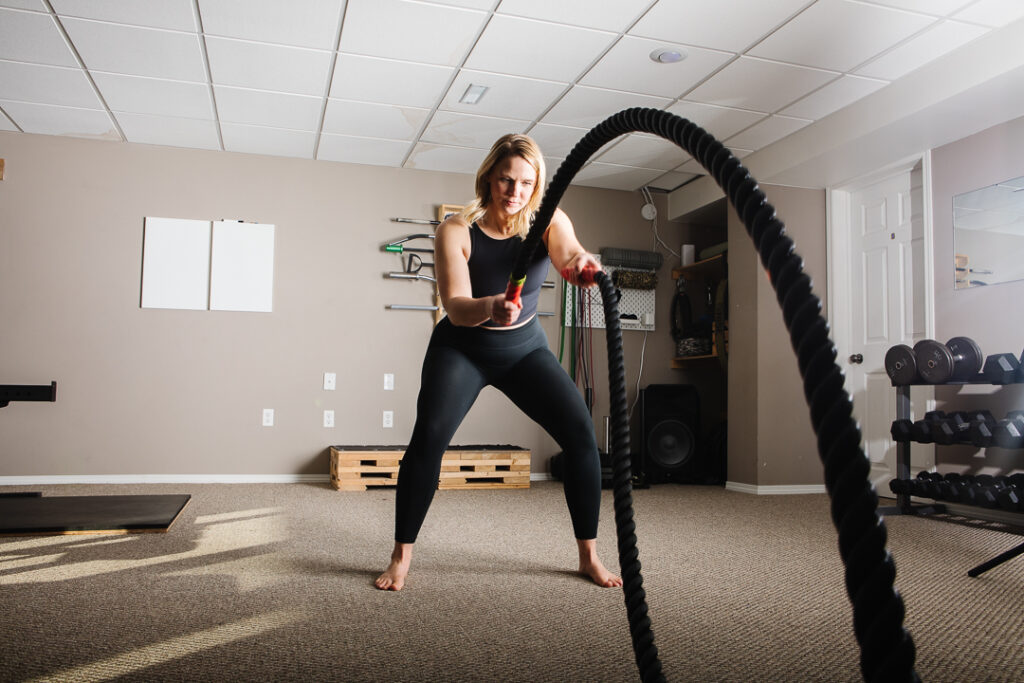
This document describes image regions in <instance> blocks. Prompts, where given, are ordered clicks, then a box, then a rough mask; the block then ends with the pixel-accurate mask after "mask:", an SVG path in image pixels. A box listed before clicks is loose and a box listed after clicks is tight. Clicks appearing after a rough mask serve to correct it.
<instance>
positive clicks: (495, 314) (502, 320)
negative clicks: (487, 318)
mask: <svg viewBox="0 0 1024 683" xmlns="http://www.w3.org/2000/svg"><path fill="white" fill-rule="evenodd" d="M490 299H491V300H490V304H489V306H488V307H489V309H490V315H491V320H493V321H494V322H495V323H497V324H499V325H511V324H512V323H514V322H515V321H516V320H518V319H519V314H520V312H522V310H523V304H522V302H521V301H516V302H515V303H513V302H511V301H509V300H508V299H506V298H505V294H504V293H501V294H495V295H494V296H492V297H491V298H490Z"/></svg>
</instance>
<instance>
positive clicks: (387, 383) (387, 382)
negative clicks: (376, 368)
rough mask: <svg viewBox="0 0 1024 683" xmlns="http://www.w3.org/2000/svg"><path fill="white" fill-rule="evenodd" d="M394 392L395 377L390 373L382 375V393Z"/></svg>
mask: <svg viewBox="0 0 1024 683" xmlns="http://www.w3.org/2000/svg"><path fill="white" fill-rule="evenodd" d="M394 390H395V376H394V375H392V374H391V373H390V372H386V373H384V391H394Z"/></svg>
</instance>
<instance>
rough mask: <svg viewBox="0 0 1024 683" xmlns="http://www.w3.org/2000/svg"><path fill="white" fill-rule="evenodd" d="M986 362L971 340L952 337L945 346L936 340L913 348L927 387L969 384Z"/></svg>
mask: <svg viewBox="0 0 1024 683" xmlns="http://www.w3.org/2000/svg"><path fill="white" fill-rule="evenodd" d="M984 358H985V357H984V356H983V355H982V353H981V348H980V347H979V346H978V345H977V344H976V343H975V342H974V340H973V339H971V338H970V337H953V338H952V339H950V340H949V341H948V342H946V343H945V344H940V343H939V342H937V341H935V340H934V339H925V340H923V341H919V342H918V343H916V344H914V361H915V363H916V365H917V374H918V375H919V376H920V377H921V379H922V380H924V381H925V382H927V383H928V384H945V383H946V382H950V381H952V382H966V381H968V380H970V379H971V378H972V377H974V376H975V375H977V374H978V371H980V370H981V367H982V363H983V362H984Z"/></svg>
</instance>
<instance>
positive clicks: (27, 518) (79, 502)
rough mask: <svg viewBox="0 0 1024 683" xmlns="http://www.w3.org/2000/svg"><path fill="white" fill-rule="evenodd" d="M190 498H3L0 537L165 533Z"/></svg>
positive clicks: (157, 496)
mask: <svg viewBox="0 0 1024 683" xmlns="http://www.w3.org/2000/svg"><path fill="white" fill-rule="evenodd" d="M191 498H192V496H190V495H187V494H182V495H153V496H54V497H52V498H47V497H46V496H29V497H25V496H4V497H0V535H7V534H81V533H103V532H109V533H136V532H145V531H167V529H168V528H170V526H171V524H172V523H173V522H174V520H175V519H177V517H178V515H179V514H180V513H181V511H182V510H183V509H184V508H185V505H187V504H188V501H189V500H190V499H191Z"/></svg>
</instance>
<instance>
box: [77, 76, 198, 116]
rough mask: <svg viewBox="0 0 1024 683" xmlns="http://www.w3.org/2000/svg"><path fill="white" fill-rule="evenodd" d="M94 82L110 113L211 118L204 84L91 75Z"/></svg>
mask: <svg viewBox="0 0 1024 683" xmlns="http://www.w3.org/2000/svg"><path fill="white" fill-rule="evenodd" d="M92 78H93V81H95V82H96V87H97V88H99V89H100V93H102V94H103V99H104V100H105V101H106V103H107V106H108V107H110V109H111V111H115V112H129V113H133V114H153V115H156V116H170V117H180V118H190V119H206V120H212V119H213V103H212V101H211V99H210V87H209V86H208V85H206V84H205V83H189V82H186V81H169V80H165V79H158V78H145V77H142V76H124V75H122V74H108V73H103V72H93V74H92Z"/></svg>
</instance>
